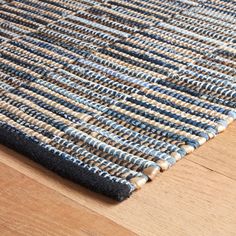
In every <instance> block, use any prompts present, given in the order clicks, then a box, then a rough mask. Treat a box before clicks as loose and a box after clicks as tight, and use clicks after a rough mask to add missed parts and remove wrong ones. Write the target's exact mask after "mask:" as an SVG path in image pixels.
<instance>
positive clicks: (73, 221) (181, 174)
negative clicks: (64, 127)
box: [0, 123, 236, 236]
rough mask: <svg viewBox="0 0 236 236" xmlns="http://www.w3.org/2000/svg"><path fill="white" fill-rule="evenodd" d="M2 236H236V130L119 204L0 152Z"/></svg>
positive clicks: (3, 149) (5, 150)
mask: <svg viewBox="0 0 236 236" xmlns="http://www.w3.org/2000/svg"><path fill="white" fill-rule="evenodd" d="M0 235H1V236H5V235H30V236H33V235H40V236H44V235H55V236H60V235H79V236H80V235H82V236H84V235H87V236H99V235H109V236H116V235H121V236H125V235H144V236H149V235H153V236H159V235H160V236H162V235H165V236H169V235H174V236H178V235H184V236H185V235H187V236H195V235H197V236H201V235H204V236H218V235H219V236H224V235H226V236H231V235H232V236H235V235H236V124H235V123H234V124H231V125H230V127H229V128H228V129H227V130H226V131H225V132H223V133H222V134H220V135H218V136H217V137H216V138H215V139H213V140H211V141H209V142H208V143H207V144H205V145H203V146H202V147H201V148H199V149H198V150H196V151H195V152H194V153H193V154H190V155H188V156H187V157H186V158H185V159H183V160H181V161H180V162H178V163H177V164H176V165H175V166H174V167H173V168H172V169H170V170H168V171H166V172H165V173H162V174H161V175H160V176H158V177H157V178H156V179H155V180H154V181H153V182H150V183H148V184H146V185H145V186H144V187H143V188H142V189H141V190H139V191H137V192H135V193H134V194H133V195H132V196H131V197H130V198H129V199H128V200H126V201H124V202H122V203H117V202H115V201H113V200H111V199H108V198H106V197H103V196H101V195H99V194H96V193H93V192H91V191H89V190H87V189H85V188H83V187H81V186H79V185H77V184H74V183H72V182H70V181H67V180H65V179H63V178H61V177H59V176H57V175H56V174H54V173H52V172H50V171H48V170H46V169H45V168H43V167H42V166H40V165H38V164H36V163H34V162H33V161H31V160H29V159H27V158H26V157H24V156H22V155H20V154H17V153H16V152H14V151H12V150H10V149H8V148H6V147H3V146H1V145H0Z"/></svg>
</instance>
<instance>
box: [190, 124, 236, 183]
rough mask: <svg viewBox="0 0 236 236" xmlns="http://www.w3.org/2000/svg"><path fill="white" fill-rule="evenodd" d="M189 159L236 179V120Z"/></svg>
mask: <svg viewBox="0 0 236 236" xmlns="http://www.w3.org/2000/svg"><path fill="white" fill-rule="evenodd" d="M187 159H188V160H191V161H193V162H195V163H198V164H200V165H203V166H205V167H208V168H209V169H211V170H214V171H216V172H219V173H221V174H223V175H226V176H228V177H229V178H232V179H235V180H236V122H234V123H233V124H231V125H230V126H229V128H228V129H226V130H225V131H224V132H223V133H221V134H219V135H218V136H216V137H215V138H214V139H213V140H210V141H209V142H207V143H206V144H205V145H203V146H202V147H201V148H199V149H197V150H196V151H195V152H194V153H193V155H189V156H187Z"/></svg>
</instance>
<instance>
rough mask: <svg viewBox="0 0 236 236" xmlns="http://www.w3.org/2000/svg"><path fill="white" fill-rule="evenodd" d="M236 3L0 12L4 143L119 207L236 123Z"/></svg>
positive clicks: (58, 0) (54, 6)
mask: <svg viewBox="0 0 236 236" xmlns="http://www.w3.org/2000/svg"><path fill="white" fill-rule="evenodd" d="M235 16H236V1H234V0H231V1H230V0H211V1H197V0H178V1H177V0H155V1H154V0H118V1H108V0H107V1H106V0H76V1H74V0H73V1H72V0H41V1H38V0H15V1H9V0H0V55H1V56H0V97H1V104H0V141H1V143H3V144H4V145H7V146H9V147H11V148H13V149H15V150H17V151H19V152H22V153H24V154H26V155H27V156H29V157H30V158H32V159H33V160H35V161H37V162H39V163H41V164H43V165H44V166H46V167H47V168H49V169H51V170H53V171H55V172H57V173H58V174H60V175H62V176H64V177H67V178H70V179H71V180H73V181H76V182H78V183H80V184H82V185H84V186H86V187H88V188H90V189H92V190H94V191H96V192H100V193H102V194H105V195H107V196H109V197H112V198H114V199H116V200H119V201H121V200H123V199H125V198H127V197H128V196H129V195H130V194H131V193H132V192H133V191H134V190H136V189H139V188H141V187H142V186H143V185H144V184H145V183H146V182H147V181H150V180H153V179H154V178H155V177H156V175H157V174H158V173H159V172H162V171H165V170H167V169H168V168H170V167H171V166H172V165H174V164H175V163H176V162H177V161H179V160H180V159H181V158H183V157H184V156H185V155H186V154H188V153H191V152H192V151H194V150H195V149H196V148H198V147H199V146H201V145H202V144H204V143H205V142H207V141H208V140H210V139H212V138H214V137H215V136H216V135H217V134H218V133H220V132H222V131H223V130H225V128H226V127H227V126H228V124H230V123H231V122H233V120H235V119H236V110H235V108H236V78H235V75H236V73H235V70H236V44H235V43H236V37H235V36H236V24H235V23H236V17H235Z"/></svg>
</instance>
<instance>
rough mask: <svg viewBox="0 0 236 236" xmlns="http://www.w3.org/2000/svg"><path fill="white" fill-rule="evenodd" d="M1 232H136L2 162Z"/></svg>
mask: <svg viewBox="0 0 236 236" xmlns="http://www.w3.org/2000/svg"><path fill="white" fill-rule="evenodd" d="M0 206H1V208H0V209H1V210H0V232H1V235H4V236H5V235H55V236H57V235H81V236H88V235H94V236H95V235H97V236H99V235H111V234H112V233H113V232H114V230H115V231H116V232H117V234H116V235H120V236H123V235H134V234H133V233H132V232H130V231H128V230H126V229H125V228H124V227H122V226H119V225H118V224H116V223H114V222H112V221H111V220H109V219H107V218H105V217H103V216H101V215H99V214H97V213H95V212H93V211H91V210H89V209H87V208H86V207H84V206H81V205H80V204H78V203H75V202H73V201H72V200H71V199H69V198H66V197H64V196H63V195H61V194H59V193H58V192H56V191H54V190H52V189H49V188H47V187H46V186H44V185H41V184H39V183H37V182H35V181H34V180H32V179H30V178H29V177H27V176H25V175H23V174H21V173H19V172H18V171H16V170H14V169H12V168H10V167H9V166H6V165H4V164H0Z"/></svg>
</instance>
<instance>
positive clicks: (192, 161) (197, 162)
mask: <svg viewBox="0 0 236 236" xmlns="http://www.w3.org/2000/svg"><path fill="white" fill-rule="evenodd" d="M195 155H196V154H195ZM196 156H199V155H196ZM185 160H187V161H190V162H192V163H194V164H197V165H199V166H201V167H203V168H205V169H207V170H210V171H212V172H215V173H217V174H219V175H222V176H224V177H226V178H228V179H231V180H234V181H236V179H234V178H232V177H230V176H228V175H225V174H223V173H221V172H219V171H217V170H214V169H211V168H209V167H207V166H204V165H203V164H200V163H198V162H196V161H193V160H191V159H187V158H186V159H185Z"/></svg>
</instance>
